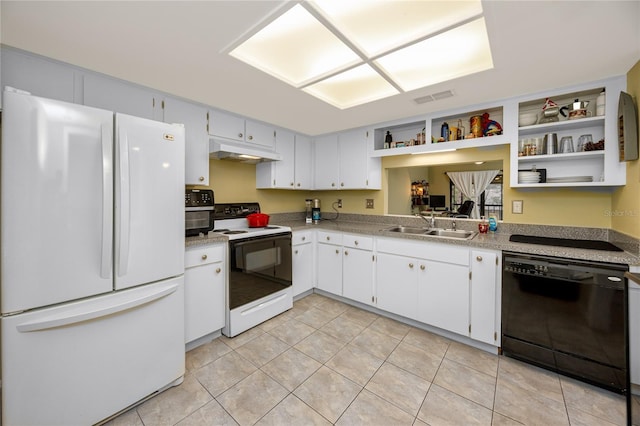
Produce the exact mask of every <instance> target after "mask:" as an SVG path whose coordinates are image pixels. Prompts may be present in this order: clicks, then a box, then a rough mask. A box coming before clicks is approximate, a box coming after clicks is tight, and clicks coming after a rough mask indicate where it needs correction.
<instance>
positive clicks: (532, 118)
mask: <svg viewBox="0 0 640 426" xmlns="http://www.w3.org/2000/svg"><path fill="white" fill-rule="evenodd" d="M537 121H538V114H536V113H535V112H525V113H522V114H520V115H519V116H518V126H521V127H522V126H532V125H534V124H536V122H537Z"/></svg>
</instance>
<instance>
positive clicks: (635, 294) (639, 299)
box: [628, 280, 640, 386]
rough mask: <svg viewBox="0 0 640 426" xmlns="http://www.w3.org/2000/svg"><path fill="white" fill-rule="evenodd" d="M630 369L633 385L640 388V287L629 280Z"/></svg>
mask: <svg viewBox="0 0 640 426" xmlns="http://www.w3.org/2000/svg"><path fill="white" fill-rule="evenodd" d="M628 297H629V368H630V370H631V371H630V374H631V383H633V384H635V385H638V386H640V285H638V284H637V283H635V282H634V281H631V280H629V295H628Z"/></svg>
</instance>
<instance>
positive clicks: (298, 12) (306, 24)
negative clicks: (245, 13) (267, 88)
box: [230, 4, 362, 87]
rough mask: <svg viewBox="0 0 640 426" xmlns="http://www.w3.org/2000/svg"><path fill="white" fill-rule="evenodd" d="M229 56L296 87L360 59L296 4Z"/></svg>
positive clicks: (351, 64)
mask: <svg viewBox="0 0 640 426" xmlns="http://www.w3.org/2000/svg"><path fill="white" fill-rule="evenodd" d="M230 55H231V56H233V57H235V58H237V59H239V60H241V61H244V62H246V63H248V64H249V65H251V66H254V67H256V68H258V69H260V70H262V71H264V72H266V73H268V74H271V75H273V76H274V77H276V78H279V79H281V80H284V81H286V82H287V83H289V84H291V85H293V86H296V87H300V86H302V85H304V84H305V83H306V82H308V81H310V80H314V79H317V78H319V77H321V76H323V75H328V74H331V73H333V72H336V71H338V70H340V69H345V68H347V67H349V66H353V65H355V64H357V63H358V62H362V59H361V58H360V57H359V56H358V55H357V54H356V53H355V52H353V51H352V50H351V49H349V47H347V45H345V44H344V43H343V42H342V41H341V40H340V39H339V38H338V37H336V35H335V34H333V33H332V32H331V31H329V29H327V28H326V27H325V26H323V25H322V24H321V23H320V22H318V20H317V19H316V18H315V17H313V16H312V15H311V14H310V13H309V12H307V10H306V9H305V8H304V7H302V6H301V5H299V4H298V5H296V6H294V7H292V8H291V9H289V10H288V11H287V12H285V13H284V14H282V15H281V16H279V17H278V18H276V19H275V20H274V21H273V22H271V23H270V24H269V25H267V26H266V27H264V28H263V29H262V30H260V31H259V32H257V33H256V34H254V35H253V36H252V37H250V38H249V39H248V40H246V41H245V42H244V43H242V44H241V45H240V46H238V47H236V48H235V49H233V50H232V51H231V52H230Z"/></svg>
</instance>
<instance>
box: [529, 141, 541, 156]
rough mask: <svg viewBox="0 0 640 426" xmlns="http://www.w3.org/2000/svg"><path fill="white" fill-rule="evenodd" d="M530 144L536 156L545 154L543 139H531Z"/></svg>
mask: <svg viewBox="0 0 640 426" xmlns="http://www.w3.org/2000/svg"><path fill="white" fill-rule="evenodd" d="M530 143H531V146H532V147H535V148H533V150H534V151H535V155H542V154H544V139H543V138H531V139H530Z"/></svg>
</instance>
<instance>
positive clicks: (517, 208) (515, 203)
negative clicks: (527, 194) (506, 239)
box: [511, 200, 522, 214]
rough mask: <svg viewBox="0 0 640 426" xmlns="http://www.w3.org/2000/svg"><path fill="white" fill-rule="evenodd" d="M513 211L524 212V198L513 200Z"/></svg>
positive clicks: (515, 212) (514, 212) (516, 212)
mask: <svg viewBox="0 0 640 426" xmlns="http://www.w3.org/2000/svg"><path fill="white" fill-rule="evenodd" d="M511 213H513V214H522V200H512V201H511Z"/></svg>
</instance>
